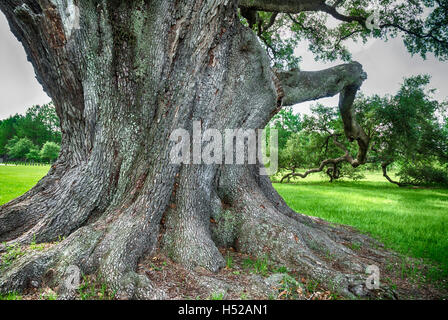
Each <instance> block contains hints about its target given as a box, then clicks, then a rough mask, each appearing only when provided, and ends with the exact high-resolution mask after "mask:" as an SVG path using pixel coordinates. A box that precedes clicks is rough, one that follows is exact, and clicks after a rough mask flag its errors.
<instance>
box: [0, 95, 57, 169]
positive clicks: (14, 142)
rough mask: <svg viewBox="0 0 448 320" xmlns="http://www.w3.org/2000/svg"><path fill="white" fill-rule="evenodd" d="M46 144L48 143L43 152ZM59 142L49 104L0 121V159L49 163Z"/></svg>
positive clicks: (52, 108)
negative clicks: (3, 157)
mask: <svg viewBox="0 0 448 320" xmlns="http://www.w3.org/2000/svg"><path fill="white" fill-rule="evenodd" d="M47 142H51V144H50V145H47V146H46V147H45V149H43V147H44V146H45V145H46V144H47ZM60 143H61V130H60V128H59V119H58V116H57V114H56V110H55V107H54V106H53V104H52V103H50V104H46V105H43V106H38V105H36V106H33V107H31V108H29V109H28V110H27V112H26V114H25V115H24V116H22V115H14V116H11V117H9V118H8V119H5V120H2V121H0V156H8V158H10V159H14V160H28V161H40V160H47V161H53V160H54V159H55V157H54V154H55V153H56V156H57V153H58V152H59V150H58V148H59V146H58V145H59V144H60ZM56 146H57V148H56ZM56 150H57V151H56ZM42 156H43V158H42Z"/></svg>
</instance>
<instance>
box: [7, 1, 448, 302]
mask: <svg viewBox="0 0 448 320" xmlns="http://www.w3.org/2000/svg"><path fill="white" fill-rule="evenodd" d="M369 3H370V1H359V0H356V1H351V0H347V1H340V0H337V1H328V2H324V1H323V0H296V1H292V0H241V1H236V0H203V1H175V0H153V1H149V0H135V1H118V0H108V1H106V0H76V1H73V0H51V1H50V0H39V1H34V0H2V1H1V2H0V9H1V10H2V11H3V13H4V14H5V15H6V17H7V19H8V21H9V24H10V27H11V30H12V32H13V33H14V34H15V35H16V37H17V38H18V39H19V40H20V41H21V43H22V44H23V46H24V48H25V51H26V52H27V54H28V57H29V59H30V61H31V62H32V64H33V66H34V68H35V71H36V74H37V77H38V79H39V81H40V82H41V84H42V86H43V87H44V90H45V91H46V92H47V93H48V95H49V96H50V97H51V98H52V99H53V101H54V104H55V107H56V111H57V114H58V116H59V118H60V122H61V130H62V136H63V138H62V146H61V153H60V156H59V158H58V160H57V161H56V163H55V164H54V165H53V167H52V169H51V171H50V172H49V173H48V175H47V176H46V177H45V178H43V179H42V180H41V181H40V182H39V183H38V185H37V186H36V187H34V188H33V189H32V190H30V191H29V192H28V193H27V194H25V195H23V196H22V197H20V198H18V199H16V200H14V201H12V202H10V203H8V204H6V205H4V206H3V207H1V209H0V220H1V223H0V241H1V242H3V241H6V242H7V244H13V243H16V244H23V245H25V244H27V243H30V242H31V241H33V239H34V240H35V241H36V242H53V241H55V240H57V239H60V238H61V237H64V236H65V237H66V239H65V240H64V241H62V242H61V243H60V244H57V245H55V246H53V247H52V248H50V249H48V250H46V251H43V252H38V253H33V254H32V255H27V256H24V257H22V258H20V259H19V260H18V261H17V263H15V264H13V265H12V266H11V267H9V268H8V269H7V270H6V271H5V272H2V274H1V275H0V292H5V291H10V290H14V291H23V290H24V289H25V288H26V287H27V286H28V284H29V283H30V281H31V280H32V281H37V282H38V284H39V285H41V284H42V282H41V281H42V279H44V278H45V279H47V278H49V277H50V275H52V278H54V279H61V278H62V277H63V274H64V272H65V270H66V269H67V267H68V266H70V265H76V266H78V267H79V268H81V270H82V272H84V273H86V274H93V273H101V274H102V275H103V277H104V280H105V281H106V283H107V284H108V285H109V286H110V287H111V288H112V289H113V290H116V292H117V297H119V298H160V297H165V296H166V293H165V292H164V291H163V289H162V288H161V287H157V286H156V285H155V284H154V283H152V282H151V281H150V280H149V278H148V277H147V276H146V275H143V274H139V273H137V272H136V270H137V266H138V263H139V261H140V259H142V258H143V257H145V256H147V255H151V254H152V253H154V252H155V251H156V250H160V251H161V252H163V253H165V254H166V255H168V256H169V257H170V258H171V259H173V260H174V261H176V262H178V263H180V264H182V265H183V266H185V267H186V268H187V269H194V268H196V267H202V268H205V269H208V270H210V271H217V270H219V269H220V268H221V267H223V266H224V265H225V263H224V258H223V257H222V255H221V253H220V252H219V250H218V247H220V246H223V245H227V246H234V247H235V248H236V250H238V251H240V252H244V253H248V254H251V255H255V256H258V255H263V254H266V253H268V254H269V256H270V259H271V260H273V261H275V262H278V263H283V264H286V265H288V266H290V267H292V268H294V269H296V270H298V271H300V272H303V273H307V274H308V275H309V276H311V277H315V278H316V279H319V280H320V281H323V282H326V281H329V279H331V280H332V282H333V283H334V284H336V286H335V288H337V290H338V291H339V292H340V293H342V294H344V295H348V296H353V295H354V294H357V295H366V294H367V293H368V290H366V288H365V287H364V286H365V285H364V275H363V272H364V270H365V265H366V263H369V262H372V261H371V259H372V258H371V257H373V256H374V257H378V255H377V254H372V255H368V256H365V257H362V256H361V253H358V252H354V251H352V250H350V249H349V248H347V247H346V246H344V245H343V242H346V241H349V242H350V241H351V240H354V239H357V241H361V242H363V241H364V242H365V241H367V240H366V238H365V237H363V236H360V235H358V234H355V233H354V232H353V231H349V230H346V229H344V228H339V227H332V226H330V225H328V224H326V223H322V222H316V221H315V220H313V219H311V218H308V217H305V216H303V215H299V214H296V213H295V212H293V211H292V210H291V209H290V208H288V207H287V205H286V204H285V202H284V201H283V200H282V199H281V197H280V196H279V195H278V194H277V192H276V191H275V190H274V189H273V187H272V185H271V183H270V181H269V178H268V177H264V176H260V175H259V170H258V166H226V165H223V166H219V165H211V166H206V165H194V166H187V165H172V164H171V163H170V159H169V153H170V150H171V147H172V144H173V143H172V142H170V139H169V137H170V134H171V132H172V131H173V130H174V129H177V128H184V129H187V130H191V128H192V124H193V121H200V122H201V124H202V127H203V130H205V129H208V128H215V129H218V130H223V129H225V128H243V129H256V128H264V127H265V126H266V124H267V123H268V122H269V120H270V119H271V118H272V116H273V115H275V114H276V113H277V112H278V111H279V110H280V109H281V108H282V107H284V106H289V105H293V104H296V103H300V102H304V101H308V100H314V99H319V98H323V97H328V96H333V95H336V94H340V96H341V98H340V106H339V109H340V112H341V116H342V119H343V121H344V131H345V134H346V136H347V138H348V139H349V140H350V141H353V142H356V143H357V144H358V145H359V148H360V152H359V153H358V156H357V158H356V159H353V162H352V164H353V165H354V166H356V165H359V164H362V163H364V162H365V160H366V156H367V149H368V147H369V145H368V141H367V139H366V134H365V132H364V130H363V129H362V128H361V127H360V126H359V125H358V123H357V122H356V120H355V114H354V109H353V108H352V106H353V100H354V98H355V95H356V92H357V91H358V88H359V87H360V86H361V84H362V82H363V80H364V79H365V74H364V72H363V70H362V68H361V65H360V64H358V63H354V62H353V63H348V64H344V65H340V66H337V67H333V68H330V69H327V70H323V71H320V72H304V71H300V70H299V69H298V68H297V65H298V62H297V61H294V60H291V59H293V58H292V57H291V48H292V46H295V45H296V41H297V40H302V39H308V40H309V41H310V43H311V46H310V50H311V51H313V52H314V53H315V54H316V55H317V56H318V57H320V58H325V59H328V58H334V57H337V56H343V57H344V58H348V54H347V53H346V51H345V50H344V49H343V47H342V45H343V40H347V39H350V38H353V37H358V38H361V39H363V38H365V39H367V38H369V37H372V36H373V37H381V38H385V37H386V36H391V35H392V36H393V35H400V36H402V37H403V38H404V40H405V43H406V45H407V47H408V49H409V50H410V52H411V53H420V54H422V55H425V54H426V53H427V52H433V53H434V54H435V55H436V56H437V57H439V58H441V59H446V58H447V57H448V48H447V32H446V28H447V23H446V20H447V17H446V13H447V11H448V10H446V9H447V8H446V6H447V4H446V2H445V1H429V0H425V1H411V2H409V4H408V3H403V2H402V1H398V0H397V1H392V0H390V1H381V3H382V5H383V6H384V8H386V9H381V12H380V16H381V21H380V30H376V31H370V30H369V29H368V28H366V27H367V24H366V21H367V18H368V17H369V16H370V15H371V14H372V12H373V11H372V9H369V8H368V4H369ZM75 5H77V6H78V8H79V13H80V19H79V21H76V20H77V17H76V14H74V13H76V12H77V10H76V8H75ZM425 6H433V8H432V13H431V14H430V15H429V16H428V15H425V14H424V12H423V9H424V7H425ZM239 10H240V11H239ZM238 12H240V14H241V16H242V17H244V19H245V20H246V21H245V22H244V23H242V22H241V20H240V16H239V15H238ZM326 17H333V18H334V19H335V21H336V22H337V23H336V24H337V26H336V27H334V28H328V27H326V25H325V24H324V21H323V20H324V19H326ZM241 19H243V18H241ZM77 22H79V26H80V28H79V29H78V28H72V27H73V26H76V25H77ZM244 24H247V25H249V26H250V27H246V26H244ZM285 28H286V29H288V28H289V29H290V30H292V31H293V32H294V35H293V37H291V38H290V39H289V40H288V39H284V38H282V34H284V33H283V32H282V30H283V29H285ZM260 39H261V40H262V42H263V43H264V45H262V44H260ZM333 51H334V53H333ZM269 57H271V59H270V58H269ZM278 60H279V61H278ZM274 65H275V66H276V67H277V68H276V69H273V68H272V67H273V66H274ZM288 66H292V67H294V69H291V70H287V67H288ZM224 210H225V212H226V213H227V214H226V215H227V216H228V214H229V212H230V213H231V214H232V215H233V216H234V219H233V221H237V222H238V223H237V224H236V225H235V226H234V228H231V229H230V232H227V233H226V234H227V237H226V241H222V240H223V237H222V236H221V234H219V231H220V230H223V228H220V227H219V225H215V224H213V223H211V221H215V222H217V223H218V224H219V223H225V222H226V219H220V216H222V214H223V212H224ZM211 218H212V219H211ZM227 231H229V230H227ZM0 250H1V249H0ZM3 250H4V249H3ZM372 250H374V249H372ZM326 254H329V255H331V256H334V257H336V259H337V261H338V263H337V266H335V265H334V262H335V261H334V259H332V261H329V260H328V259H326V258H325V256H326ZM50 271H51V272H50ZM60 290H61V294H63V292H64V289H63V288H60Z"/></svg>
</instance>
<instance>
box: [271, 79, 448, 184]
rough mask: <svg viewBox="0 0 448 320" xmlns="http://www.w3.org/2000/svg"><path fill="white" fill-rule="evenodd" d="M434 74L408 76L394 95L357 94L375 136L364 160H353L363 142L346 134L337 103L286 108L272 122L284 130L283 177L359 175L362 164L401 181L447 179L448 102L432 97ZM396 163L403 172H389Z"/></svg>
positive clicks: (362, 120)
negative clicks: (307, 109) (304, 109)
mask: <svg viewBox="0 0 448 320" xmlns="http://www.w3.org/2000/svg"><path fill="white" fill-rule="evenodd" d="M429 82H430V77H429V76H427V75H419V76H415V77H410V78H407V79H405V80H404V81H403V83H402V85H401V88H400V89H399V90H398V92H397V93H396V94H394V95H387V96H379V95H374V96H369V97H368V96H365V95H363V94H359V95H358V97H357V99H356V100H355V109H356V120H357V121H358V123H359V124H360V126H361V127H363V128H364V130H365V132H366V134H367V136H368V140H369V141H370V145H369V152H368V159H367V161H366V164H365V165H364V166H360V167H357V166H355V167H354V166H352V165H351V163H350V159H353V158H354V157H355V156H356V154H357V152H359V150H358V147H357V146H355V144H353V143H350V141H349V140H350V139H348V138H347V137H346V136H345V135H344V124H343V121H342V119H341V116H340V113H339V112H338V110H337V108H332V107H326V106H323V105H321V104H317V105H315V106H314V107H313V108H312V109H311V114H310V115H303V116H301V115H300V114H294V113H293V112H292V109H284V110H282V111H281V112H280V113H279V114H278V115H276V116H275V117H274V118H273V119H272V121H271V123H270V124H269V127H271V128H276V129H277V130H279V167H280V168H281V169H282V170H281V176H280V177H279V180H280V181H281V182H285V181H290V180H291V179H292V178H294V177H300V178H306V177H308V176H309V175H310V174H313V173H319V172H320V173H324V174H326V175H328V177H329V180H330V181H334V180H337V179H340V178H343V177H346V178H350V179H360V178H362V177H363V171H362V170H361V167H362V168H364V169H365V168H366V167H367V168H370V169H374V170H381V171H382V173H383V176H384V177H385V178H386V179H387V180H388V181H389V182H391V183H394V184H397V185H398V186H407V185H445V186H446V185H448V117H447V102H439V101H437V100H436V99H434V98H433V94H434V91H435V90H434V89H428V86H429ZM391 168H393V169H394V171H395V174H396V176H397V177H398V178H392V177H391V175H390V174H389V171H390V169H391Z"/></svg>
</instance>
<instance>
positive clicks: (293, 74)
mask: <svg viewBox="0 0 448 320" xmlns="http://www.w3.org/2000/svg"><path fill="white" fill-rule="evenodd" d="M278 77H279V79H280V82H281V85H282V88H283V92H284V98H283V105H285V106H289V105H293V104H297V103H301V102H305V101H310V100H316V99H320V98H325V97H330V96H334V95H335V94H337V93H340V100H339V110H340V113H341V117H342V121H343V123H344V131H345V135H346V136H347V138H348V140H349V141H350V142H353V141H355V140H356V141H357V143H358V147H359V151H358V155H357V157H356V158H353V157H352V156H351V155H350V154H349V152H348V150H347V149H346V148H345V146H344V145H343V144H341V143H340V142H339V141H337V139H336V136H334V137H333V138H334V143H335V144H336V145H337V146H338V147H339V148H340V149H341V150H343V151H344V152H345V155H344V156H342V157H339V158H336V159H327V160H324V161H323V162H322V163H321V165H320V167H319V168H316V169H311V170H308V171H307V172H306V173H305V174H300V173H294V174H293V176H300V177H302V178H305V177H306V176H308V175H309V174H310V173H315V172H321V171H322V170H323V169H324V168H325V167H327V166H328V165H330V164H334V165H336V164H338V163H341V162H348V163H350V164H351V165H352V166H353V167H354V168H356V167H358V166H360V165H362V164H364V163H365V162H366V160H367V151H368V149H369V143H370V138H369V136H368V135H367V134H366V133H365V132H364V130H363V129H362V128H361V126H360V125H359V124H358V122H357V121H356V115H355V112H354V109H353V102H354V100H355V97H356V93H357V92H358V90H359V88H360V86H361V84H362V82H363V81H364V80H365V79H366V78H367V76H366V74H365V72H364V71H363V70H362V66H361V65H360V64H359V63H357V62H352V63H349V64H344V65H340V66H336V67H333V68H330V69H326V70H322V71H315V72H304V71H297V70H296V71H288V72H280V73H278ZM290 176H291V175H287V176H285V177H284V178H283V179H282V181H283V180H284V179H285V178H288V177H290Z"/></svg>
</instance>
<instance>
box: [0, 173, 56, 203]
mask: <svg viewBox="0 0 448 320" xmlns="http://www.w3.org/2000/svg"><path fill="white" fill-rule="evenodd" d="M48 170H50V167H49V166H42V167H31V166H3V165H1V166H0V205H2V204H5V203H6V202H8V201H11V200H12V199H14V198H17V197H18V196H21V195H22V194H24V193H25V192H27V191H28V190H29V189H31V188H32V187H33V186H34V185H35V184H36V183H37V182H38V181H39V180H40V179H42V177H43V176H44V175H46V174H47V172H48Z"/></svg>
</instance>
